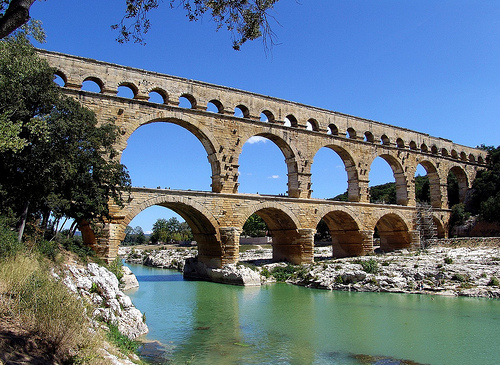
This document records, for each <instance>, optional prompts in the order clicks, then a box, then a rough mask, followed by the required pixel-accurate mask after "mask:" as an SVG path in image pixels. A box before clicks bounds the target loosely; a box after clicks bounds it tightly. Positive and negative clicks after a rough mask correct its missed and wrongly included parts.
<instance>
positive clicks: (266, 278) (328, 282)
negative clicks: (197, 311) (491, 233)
mask: <svg viewBox="0 0 500 365" xmlns="http://www.w3.org/2000/svg"><path fill="white" fill-rule="evenodd" d="M460 245H462V246H464V247H460ZM457 246H458V247H457ZM121 254H122V255H123V256H124V257H125V258H126V261H128V262H133V263H142V264H146V265H148V266H153V267H161V268H170V269H176V270H180V269H181V268H180V266H181V265H180V262H184V261H185V260H186V259H188V258H194V257H195V256H196V250H194V249H192V248H190V249H187V250H185V249H182V248H175V249H172V248H170V249H166V250H152V251H141V250H135V249H130V248H124V249H121ZM314 254H315V262H314V264H309V265H290V264H286V263H272V262H271V258H272V250H271V249H266V248H259V249H251V250H247V251H245V252H243V253H242V254H241V255H240V262H239V264H238V265H232V266H231V268H230V270H228V269H226V271H227V272H229V273H230V274H231V275H232V277H234V276H235V275H237V273H235V272H242V273H244V274H245V275H246V276H248V272H249V270H250V271H252V272H253V273H254V275H253V276H252V279H251V280H250V282H251V284H250V285H255V284H256V283H255V276H257V277H258V278H259V283H258V284H261V285H263V284H269V283H273V282H276V281H285V282H288V283H290V284H294V285H300V286H304V287H308V288H316V289H326V290H342V291H358V292H392V293H411V294H439V295H449V296H467V297H484V298H500V287H499V285H500V283H499V278H500V247H499V245H498V244H497V243H496V241H495V240H494V241H493V242H489V241H484V240H472V241H468V242H466V243H464V242H463V241H457V240H455V241H453V240H449V242H447V246H435V247H430V248H428V249H426V250H417V251H413V250H400V251H397V252H392V253H386V254H380V255H371V256H363V257H355V258H343V259H332V258H331V255H332V253H331V247H317V248H315V252H314ZM182 260H184V261H182ZM220 272H222V274H220V273H218V274H217V275H218V276H217V278H218V280H214V281H219V282H224V281H223V280H221V279H220V277H221V275H223V272H224V268H223V269H221V270H220ZM229 283H232V284H235V283H237V281H235V280H233V281H232V282H229ZM240 284H242V285H244V284H245V283H240Z"/></svg>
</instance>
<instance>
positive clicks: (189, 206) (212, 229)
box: [115, 193, 223, 267]
mask: <svg viewBox="0 0 500 365" xmlns="http://www.w3.org/2000/svg"><path fill="white" fill-rule="evenodd" d="M132 195H134V193H133V194H132ZM137 195H139V194H137ZM134 200H135V199H132V201H131V203H130V204H129V206H128V207H126V208H124V209H125V210H126V211H127V213H126V215H125V218H124V219H123V221H122V222H121V223H120V225H119V227H118V228H117V229H116V233H115V234H116V235H117V238H118V239H119V240H120V241H121V240H123V239H124V237H125V228H126V227H127V225H128V224H129V223H130V222H131V221H132V219H134V217H135V216H137V215H138V214H139V213H140V212H142V211H143V210H145V209H147V208H149V207H151V206H154V205H157V206H161V207H165V208H168V209H171V210H173V211H174V212H175V213H177V214H179V215H180V216H181V217H182V218H183V219H184V220H185V221H186V223H187V224H188V225H189V227H190V228H191V230H192V232H193V239H194V240H195V241H196V243H197V245H198V257H199V260H200V261H202V262H205V263H207V264H210V265H215V267H220V266H221V262H222V258H223V251H222V247H221V244H220V237H219V234H218V227H219V223H218V222H217V220H216V219H215V218H214V217H213V215H212V214H211V213H210V212H209V211H208V210H207V209H206V208H205V207H203V206H202V205H200V204H199V203H197V202H194V201H192V200H190V199H186V198H185V197H182V196H171V195H163V196H162V195H160V196H154V197H151V198H150V199H146V200H143V201H137V202H134Z"/></svg>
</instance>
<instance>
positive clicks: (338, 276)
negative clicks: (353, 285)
mask: <svg viewBox="0 0 500 365" xmlns="http://www.w3.org/2000/svg"><path fill="white" fill-rule="evenodd" d="M335 283H336V284H344V279H342V275H340V274H339V275H337V276H335Z"/></svg>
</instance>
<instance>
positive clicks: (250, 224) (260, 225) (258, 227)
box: [242, 213, 268, 237]
mask: <svg viewBox="0 0 500 365" xmlns="http://www.w3.org/2000/svg"><path fill="white" fill-rule="evenodd" d="M267 231H268V228H267V224H266V222H264V220H263V219H262V218H261V217H260V216H259V215H258V214H256V213H254V214H252V215H251V216H250V217H248V219H247V221H246V222H245V224H244V225H243V232H242V235H243V236H250V237H264V236H265V235H266V233H267Z"/></svg>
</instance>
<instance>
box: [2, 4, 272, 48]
mask: <svg viewBox="0 0 500 365" xmlns="http://www.w3.org/2000/svg"><path fill="white" fill-rule="evenodd" d="M34 2H35V0H0V39H1V38H4V37H6V36H8V35H9V34H11V33H12V32H14V31H15V30H16V29H18V28H20V27H22V26H26V28H25V29H24V30H25V31H26V32H28V33H29V34H31V35H33V36H34V37H35V39H37V40H41V39H43V38H44V35H43V32H41V31H40V30H41V28H40V23H39V22H37V21H30V16H29V11H30V8H31V5H33V3H34ZM166 2H167V3H168V4H169V6H170V7H171V8H174V7H181V8H183V9H184V10H185V11H186V15H187V17H188V19H189V20H190V21H197V20H199V19H200V18H202V17H203V16H204V15H205V14H208V15H210V16H211V18H212V19H213V21H214V22H215V24H216V25H217V30H219V29H221V28H225V29H227V30H228V31H230V32H231V35H232V37H231V38H232V40H233V48H234V49H235V50H239V49H240V47H241V45H242V44H243V43H245V42H246V41H249V40H254V39H257V38H259V37H261V36H262V37H263V40H264V44H266V45H267V42H271V43H272V42H273V38H274V34H273V32H272V30H271V27H270V25H269V17H270V16H269V14H268V13H269V10H270V9H272V8H273V6H274V4H275V3H276V2H278V0H168V1H166ZM161 3H162V1H159V0H125V13H124V15H123V17H122V19H121V21H120V22H119V23H117V24H114V25H112V26H111V27H112V28H113V29H115V30H117V31H118V32H119V35H118V38H117V41H118V42H120V43H123V42H128V41H131V40H132V41H134V42H136V43H142V44H144V43H145V35H146V33H147V32H148V31H149V29H150V28H151V23H150V20H149V12H150V11H151V10H154V9H157V8H158V7H160V6H161Z"/></svg>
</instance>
